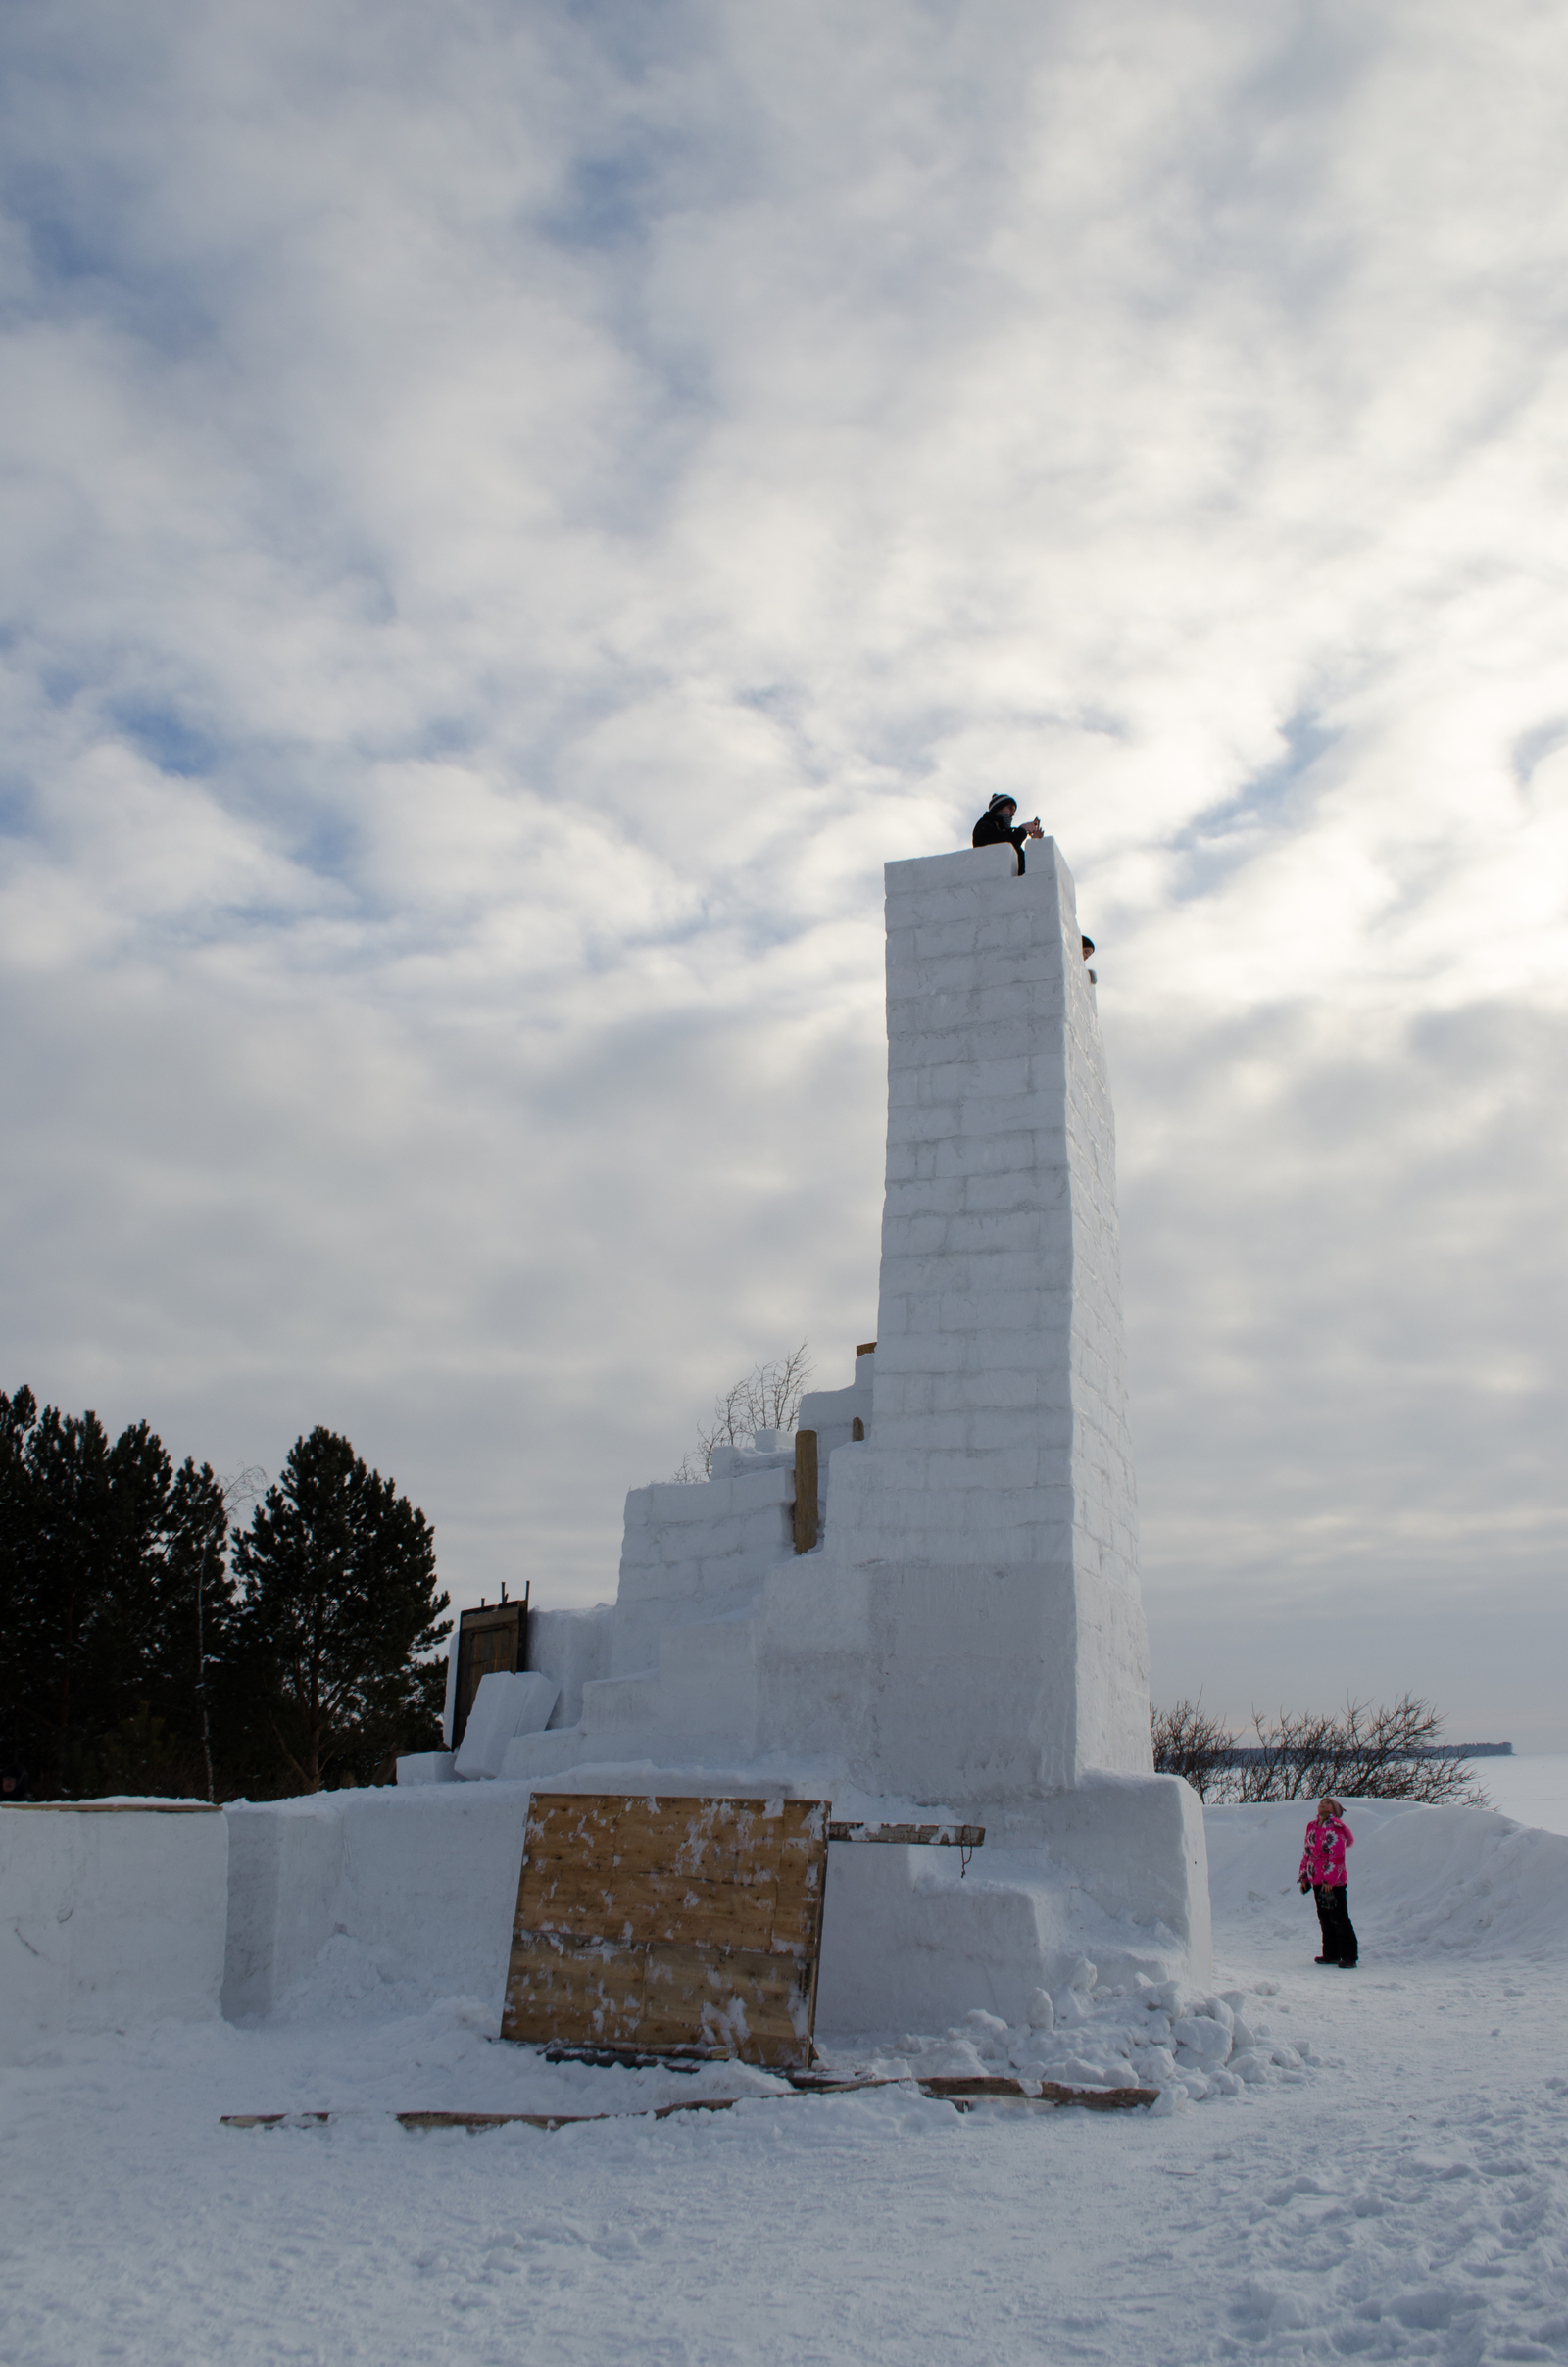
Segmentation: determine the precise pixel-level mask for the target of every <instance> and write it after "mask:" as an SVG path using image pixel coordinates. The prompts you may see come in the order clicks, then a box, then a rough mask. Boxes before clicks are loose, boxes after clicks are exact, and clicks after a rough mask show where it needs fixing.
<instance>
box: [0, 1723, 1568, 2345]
mask: <svg viewBox="0 0 1568 2367" xmlns="http://www.w3.org/2000/svg"><path fill="white" fill-rule="evenodd" d="M1529 1764H1530V1762H1527V1761H1521V1762H1518V1765H1519V1766H1520V1767H1521V1768H1523V1767H1525V1766H1528V1765H1529ZM1349 1815H1350V1822H1351V1824H1352V1826H1353V1827H1354V1829H1355V1831H1356V1834H1357V1847H1356V1849H1355V1850H1354V1852H1353V1853H1352V1856H1351V1860H1350V1863H1351V1871H1352V1881H1351V1890H1350V1901H1351V1910H1352V1913H1353V1916H1354V1919H1355V1922H1356V1924H1357V1927H1358V1929H1359V1931H1360V1934H1361V1940H1362V1948H1363V1960H1362V1965H1361V1968H1360V1970H1359V1971H1357V1972H1354V1973H1342V1972H1339V1971H1335V1970H1321V1971H1320V1970H1318V1969H1316V1968H1315V1967H1314V1966H1313V1964H1312V1962H1311V1958H1312V1955H1313V1953H1314V1945H1315V1923H1314V1918H1313V1915H1312V1910H1311V1906H1310V1902H1309V1901H1307V1900H1303V1899H1300V1898H1299V1895H1298V1893H1297V1891H1296V1888H1295V1880H1294V1877H1295V1869H1296V1863H1297V1858H1298V1855H1299V1848H1300V1838H1301V1829H1302V1826H1303V1823H1304V1811H1302V1810H1301V1809H1299V1808H1296V1807H1292V1808H1288V1809H1279V1808H1261V1809H1221V1810H1218V1811H1215V1812H1213V1813H1211V1815H1210V1817H1209V1820H1208V1829H1209V1848H1210V1856H1211V1866H1212V1878H1213V1892H1214V1903H1215V1910H1216V1912H1215V1922H1216V1931H1217V1935H1218V1956H1219V1965H1218V1968H1217V1971H1216V1981H1215V1988H1216V1992H1228V1993H1230V1997H1231V1998H1232V1999H1233V2000H1234V2002H1233V2003H1232V2004H1231V2005H1230V2006H1229V2007H1227V2008H1225V2010H1228V2011H1229V2012H1230V2014H1231V2017H1232V2020H1233V2021H1234V2019H1235V2015H1236V2011H1237V2009H1238V2008H1240V2011H1241V2018H1242V2021H1243V2023H1244V2025H1245V2026H1246V2027H1244V2029H1243V2031H1242V2032H1241V2033H1240V2034H1238V2033H1236V2032H1235V2031H1234V2030H1227V2029H1225V2027H1224V2020H1225V2011H1224V2010H1220V2009H1219V2008H1217V2007H1216V2006H1214V2005H1210V2007H1209V2010H1208V2012H1207V2014H1206V2015H1200V2016H1199V2020H1200V2021H1204V2020H1206V2021H1207V2022H1209V2023H1210V2024H1211V2025H1213V2026H1214V2029H1213V2031H1212V2032H1210V2033H1209V2034H1205V2033H1203V2032H1201V2031H1200V2032H1199V2033H1198V2037H1199V2039H1200V2040H1201V2041H1203V2042H1204V2046H1205V2047H1206V2049H1207V2051H1208V2052H1209V2053H1211V2054H1213V2055H1215V2056H1216V2058H1217V2055H1218V2053H1219V2050H1220V2047H1221V2045H1222V2039H1221V2037H1220V2036H1218V2035H1214V2033H1215V2032H1218V2033H1222V2034H1223V2043H1225V2044H1226V2047H1227V2051H1228V2057H1229V2063H1230V2064H1231V2065H1240V2066H1241V2068H1240V2071H1239V2072H1238V2071H1236V2070H1228V2071H1226V2076H1225V2078H1224V2079H1222V2080H1216V2081H1214V2082H1213V2083H1212V2087H1211V2093H1210V2095H1209V2096H1207V2097H1206V2098H1205V2100H1203V2101H1201V2102H1191V2101H1186V2100H1184V2099H1183V2098H1182V2097H1181V2096H1178V2095H1177V2092H1176V2091H1177V2086H1178V2085H1179V2084H1181V2082H1180V2080H1179V2077H1173V2076H1172V2075H1170V2074H1168V2073H1167V2074H1165V2077H1166V2084H1167V2089H1168V2094H1169V2097H1170V2103H1169V2104H1168V2105H1167V2107H1166V2108H1165V2109H1164V2110H1162V2111H1161V2112H1160V2113H1158V2114H1157V2115H1156V2114H1153V2113H1147V2112H1127V2113H1116V2114H1098V2113H1088V2112H1081V2111H1058V2112H1044V2113H1030V2112H1021V2111H1019V2110H1018V2109H1017V2108H1015V2107H1009V2106H1005V2105H1002V2106H997V2107H995V2108H982V2109H981V2110H977V2111H975V2112H973V2113H970V2114H968V2115H966V2116H960V2115H959V2114H958V2113H957V2112H956V2111H955V2110H954V2109H953V2108H952V2107H951V2106H950V2105H948V2104H945V2103H940V2102H935V2101H929V2100H926V2099H924V2098H922V2097H921V2096H919V2095H918V2093H916V2092H914V2091H911V2090H909V2089H907V2088H905V2089H900V2088H894V2089H883V2090H880V2091H875V2092H872V2093H869V2094H866V2095H863V2096H848V2097H817V2096H778V2095H777V2094H776V2093H769V2091H771V2090H773V2088H774V2086H775V2083H773V2082H771V2081H769V2080H767V2079H766V2078H765V2077H763V2076H762V2075H759V2074H745V2073H741V2074H737V2073H735V2072H733V2071H727V2070H723V2069H721V2068H717V2067H714V2068H711V2069H708V2070H705V2071H703V2072H702V2073H700V2074H699V2075H697V2077H696V2078H695V2079H689V2078H687V2079H683V2078H679V2077H677V2076H675V2075H673V2074H669V2073H660V2072H652V2073H633V2072H626V2071H621V2070H608V2071H600V2072H596V2071H592V2070H589V2069H586V2068H582V2067H575V2066H565V2067H559V2068H555V2069H552V2068H551V2067H549V2066H546V2065H543V2064H541V2063H540V2062H539V2061H538V2059H537V2058H536V2057H533V2056H532V2055H530V2054H527V2053H525V2052H522V2051H520V2050H514V2049H510V2048H506V2047H503V2046H499V2045H496V2044H494V2043H492V2042H491V2040H490V2039H489V2037H488V2035H487V2034H488V2032H489V2030H490V2029H492V2028H493V2027H494V2022H493V2009H492V2008H491V2007H489V2006H487V2005H480V2004H478V2003H474V2002H465V2001H463V2000H461V1999H445V2000H436V2001H426V2002H425V2003H424V2004H423V2005H422V2006H420V2007H418V2009H417V2010H415V2011H413V2012H406V2013H404V2014H403V2015H402V2017H401V2018H399V2017H398V2016H397V2015H396V2014H393V2013H389V2012H388V2011H386V2010H385V1999H386V1998H389V1997H390V1996H391V1993H390V1992H386V1993H384V1998H383V2008H382V2010H381V2011H380V2012H379V2013H376V2014H370V2013H368V2010H367V2009H366V2007H365V2006H364V2005H363V2004H362V2005H361V2006H360V2007H359V2008H358V2009H356V2010H353V2011H350V2010H346V2009H345V1996H346V1990H345V1985H344V1984H343V1983H342V1982H341V1981H339V1982H337V1984H336V1986H334V1982H333V1977H332V1975H331V1971H330V1968H327V1974H326V1977H325V1978H324V1979H323V1982H322V1984H321V1986H320V1987H319V1989H318V1990H317V1991H315V1992H314V1993H311V1994H307V1995H306V1996H304V1997H301V1998H300V1999H299V2000H298V2004H297V2009H296V2011H295V2012H294V2014H293V2015H292V2016H291V2017H290V2018H288V2019H284V2020H279V2021H274V2022H273V2023H271V2024H270V2025H269V2026H267V2027H265V2028H261V2029H253V2030H239V2029H233V2028H230V2027H227V2026H225V2025H221V2024H214V2025H208V2026H204V2027H200V2028H197V2029H194V2030H193V2029H176V2028H173V2027H172V2026H167V2025H166V2026H165V2027H164V2028H162V2029H161V2030H158V2031H156V2032H154V2033H152V2034H151V2035H148V2036H145V2037H141V2038H123V2039H107V2040H93V2041H83V2042H76V2043H73V2044H72V2045H70V2046H58V2047H55V2048H52V2049H50V2050H49V2052H48V2053H47V2054H46V2055H41V2056H39V2057H38V2058H36V2059H34V2060H33V2061H32V2062H30V2063H28V2064H26V2065H25V2066H22V2067H19V2068H15V2069H12V2070H9V2071H5V2072H0V2099H3V2120H0V2194H3V2197H4V2201H3V2209H0V2362H4V2367H65V2363H67V2362H70V2363H71V2367H76V2363H77V2362H88V2361H93V2362H96V2361H99V2360H105V2361H107V2360H116V2361H124V2362H130V2363H131V2367H154V2363H155V2362H156V2367H176V2363H179V2367H183V2363H185V2362H189V2363H190V2367H198V2363H199V2367H206V2363H208V2362H219V2361H234V2362H246V2363H249V2362H252V2361H256V2362H264V2361H265V2362H271V2361H274V2360H275V2361H279V2362H282V2361H289V2362H301V2361H307V2362H318V2361H319V2362H321V2363H322V2367H326V2363H328V2362H330V2367H348V2363H352V2362H359V2361H365V2362H376V2363H377V2367H394V2363H398V2367H401V2363H402V2362H424V2361H442V2362H464V2363H466V2362H470V2361H471V2362H473V2363H474V2367H480V2363H485V2367H488V2362H491V2361H495V2362H507V2363H508V2367H515V2363H519V2362H520V2363H526V2367H534V2363H535V2362H538V2363H540V2367H542V2363H543V2362H546V2361H549V2362H557V2361H559V2362H564V2363H565V2367H578V2363H580V2367H613V2363H614V2367H618V2363H620V2362H639V2363H640V2362H648V2363H649V2367H655V2363H657V2367H710V2363H711V2367H718V2363H719V2362H723V2363H725V2367H728V2363H730V2362H743V2361H744V2362H752V2361H757V2362H763V2361H765V2362H775V2361H776V2362H780V2363H783V2362H789V2363H790V2367H803V2363H805V2362H810V2361H835V2362H836V2361H841V2360H843V2361H852V2360H853V2361H856V2362H861V2361H868V2362H883V2361H886V2362H888V2367H954V2362H958V2361H962V2362H968V2361H973V2362H986V2363H989V2362H993V2361H995V2362H1012V2361H1048V2362H1052V2363H1055V2362H1068V2361H1077V2360H1104V2361H1115V2362H1125V2363H1126V2367H1165V2363H1167V2362H1168V2363H1169V2367H1197V2363H1199V2362H1202V2361H1207V2360H1227V2359H1252V2358H1260V2359H1274V2358H1289V2359H1314V2358H1317V2359H1372V2360H1377V2359H1430V2360H1439V2361H1446V2362H1452V2363H1453V2367H1460V2363H1462V2367H1483V2363H1490V2362H1493V2361H1499V2362H1500V2361H1503V2360H1523V2359H1546V2360H1550V2359H1568V2044H1565V2040H1564V2030H1565V2022H1568V2014H1565V2006H1568V1995H1565V1982H1564V1973H1563V1961H1564V1946H1565V1942H1568V1839H1561V1838H1557V1837H1554V1836H1552V1835H1548V1834H1546V1833H1544V1832H1541V1831H1536V1830H1528V1829H1522V1828H1521V1827H1519V1826H1517V1825H1513V1824H1510V1823H1508V1822H1507V1821H1505V1820H1504V1819H1502V1818H1500V1817H1498V1816H1495V1815H1489V1814H1485V1813H1478V1812H1475V1811H1468V1810H1453V1809H1400V1808H1398V1807H1397V1806H1396V1805H1395V1804H1394V1803H1384V1804H1381V1805H1376V1804H1371V1803H1361V1804H1355V1805H1352V1806H1351V1808H1350V1811H1349ZM349 1986H352V1984H349ZM1077 1998H1078V2002H1077V2003H1076V2004H1075V2003H1072V2002H1070V2001H1069V2002H1067V2003H1066V2004H1065V2005H1064V2006H1063V2008H1062V2011H1061V2012H1060V2014H1059V2016H1058V2019H1057V2025H1056V2028H1055V2030H1054V2031H1053V2032H1052V2033H1050V2034H1049V2039H1048V2037H1046V2036H1043V2035H1042V2034H1041V2033H1040V2032H1038V2031H1037V2032H1034V2033H1025V2032H1021V2031H1017V2032H1011V2033H1007V2032H1004V2031H1002V2030H1001V2028H1000V2026H998V2025H994V2024H990V2023H987V2022H985V2021H980V2022H977V2023H975V2024H973V2025H971V2026H970V2027H969V2028H968V2029H967V2030H966V2031H965V2032H964V2033H963V2034H961V2035H958V2036H955V2037H953V2038H951V2039H949V2038H946V2037H944V2036H943V2035H942V2034H932V2037H933V2039H934V2040H937V2041H939V2042H940V2044H939V2045H938V2046H933V2047H932V2048H931V2050H930V2052H929V2053H928V2054H927V2055H926V2056H925V2058H924V2059H923V2060H922V2063H921V2068H926V2067H927V2066H928V2064H934V2063H936V2062H938V2061H939V2060H947V2059H951V2060H953V2061H955V2062H956V2061H959V2060H962V2059H967V2058H966V2051H965V2050H967V2049H973V2050H974V2053H975V2056H976V2057H977V2059H980V2060H986V2061H990V2062H994V2063H999V2062H1000V2060H1001V2058H1002V2057H1003V2056H1004V2055H1005V2054H1009V2053H1010V2054H1011V2055H1012V2056H1014V2057H1015V2058H1017V2057H1022V2058H1024V2061H1025V2065H1026V2067H1027V2065H1028V2063H1030V2062H1037V2063H1038V2064H1039V2067H1040V2068H1042V2069H1048V2068H1050V2064H1049V2063H1048V2061H1047V2057H1048V2055H1049V2056H1051V2060H1052V2061H1053V2062H1057V2063H1062V2062H1065V2061H1067V2060H1069V2059H1074V2058H1075V2059H1078V2060H1080V2061H1082V2062H1084V2063H1087V2064H1089V2065H1090V2066H1093V2064H1094V2063H1095V2062H1097V2061H1099V2062H1101V2063H1102V2064H1103V2066H1104V2067H1105V2068H1106V2069H1107V2070H1113V2069H1114V2066H1115V2065H1116V2064H1117V2063H1120V2064H1122V2065H1123V2066H1124V2067H1125V2066H1128V2065H1129V2063H1130V2062H1136V2063H1137V2065H1138V2067H1139V2070H1140V2076H1146V2075H1147V2073H1148V2070H1149V2067H1150V2066H1152V2067H1153V2068H1154V2069H1155V2070H1156V2071H1157V2070H1158V2069H1159V2066H1160V2044H1161V2042H1160V2040H1159V2039H1157V2038H1153V2037H1152V2036H1151V2034H1152V2033H1154V2032H1156V2031H1157V2029H1158V2026H1159V2025H1160V2024H1161V2022H1162V2021H1163V2022H1164V2023H1166V2024H1169V2022H1170V2019H1171V2017H1170V2015H1169V2013H1168V2011H1167V2010H1166V2001H1165V2000H1163V1999H1161V1998H1159V1997H1152V1999H1151V1998H1144V1997H1134V1998H1127V1997H1103V1996H1102V1997H1098V1998H1097V1997H1086V1995H1085V1993H1084V1992H1083V1991H1082V1990H1080V1991H1079V1992H1078V1993H1077ZM405 2002H407V2000H405ZM1177 2018H1178V2020H1179V2019H1180V2017H1177ZM1129 2034H1132V2035H1131V2036H1130V2035H1129ZM1188 2036H1189V2039H1190V2038H1191V2036H1192V2034H1191V2033H1189V2034H1188ZM1133 2037H1136V2038H1137V2039H1138V2040H1139V2042H1140V2052H1139V2054H1138V2055H1137V2056H1136V2057H1131V2058H1130V2057H1129V2055H1128V2053H1127V2048H1128V2047H1129V2046H1131V2045H1132V2044H1133ZM1242 2040H1245V2041H1246V2044H1245V2045H1243V2044H1241V2043H1240V2042H1241V2041H1242ZM1178 2044H1179V2048H1180V2050H1179V2053H1178V2052H1177V2051H1176V2049H1177V2046H1178ZM1053 2047H1054V2049H1055V2051H1054V2054H1053V2053H1052V2048H1053ZM1031 2050H1032V2051H1031ZM836 2051H837V2053H838V2054H839V2056H840V2057H841V2058H844V2059H848V2058H849V2057H850V2055H851V2052H852V2050H851V2049H849V2048H840V2049H838V2050H836ZM854 2051H855V2054H856V2057H857V2059H863V2058H864V2056H865V2052H866V2050H864V2049H857V2050H854ZM882 2053H883V2059H884V2060H886V2061H888V2062H889V2063H891V2062H892V2061H893V2060H895V2059H896V2058H897V2057H898V2056H899V2055H900V2054H902V2055H903V2056H904V2057H905V2058H906V2059H907V2057H908V2055H909V2053H910V2047H909V2046H908V2044H907V2040H906V2034H896V2033H890V2034H889V2045H888V2046H887V2047H886V2048H884V2049H883V2050H882ZM1167 2053H1168V2054H1169V2058H1170V2060H1171V2061H1172V2062H1175V2063H1178V2064H1179V2062H1180V2060H1181V2059H1182V2057H1185V2058H1186V2060H1187V2061H1188V2062H1189V2063H1190V2062H1193V2061H1195V2060H1196V2059H1197V2058H1196V2056H1195V2054H1194V2050H1193V2046H1192V2045H1191V2044H1189V2043H1187V2042H1178V2034H1177V2033H1175V2032H1171V2033H1170V2046H1168V2047H1167ZM1244 2057H1250V2067H1249V2064H1248V2063H1247V2062H1246V2061H1244V2059H1243V2058H1244ZM1215 2067H1216V2068H1218V2069H1220V2070H1225V2068H1226V2067H1225V2066H1224V2065H1222V2064H1218V2063H1217V2061H1216V2066H1215ZM1126 2075H1127V2076H1131V2070H1130V2069H1128V2070H1127V2071H1126ZM1192 2084H1193V2085H1194V2086H1195V2087H1196V2086H1197V2085H1199V2084H1200V2082H1199V2080H1198V2079H1197V2078H1196V2077H1195V2078H1194V2080H1193V2082H1192ZM1202 2084H1209V2083H1206V2082H1204V2083H1202ZM742 2088H746V2089H750V2090H751V2091H752V2094H751V2096H750V2098H749V2100H747V2101H744V2102H742V2103H741V2104H740V2105H739V2106H738V2108H737V2109H735V2110H734V2111H730V2112H724V2113H715V2114H689V2115H682V2116H680V2117H678V2118H673V2119H668V2120H664V2121H654V2120H649V2119H632V2118H617V2119H614V2120H611V2121H608V2122H603V2123H599V2124H593V2125H587V2126H582V2127H576V2128H564V2129H561V2130H558V2131H556V2132H554V2133H549V2134H547V2133H545V2132H543V2131H536V2130H531V2129H526V2128H512V2129H509V2130H505V2131H498V2132H495V2133H492V2134H486V2135H482V2136H467V2135H462V2134H449V2133H443V2134H439V2135H418V2134H414V2133H412V2132H408V2131H405V2130H402V2129H400V2128H399V2127H398V2125H397V2123H396V2122H395V2121H394V2120H392V2119H391V2118H390V2117H389V2114H390V2112H391V2111H392V2110H393V2109H394V2108H396V2107H405V2108H414V2107H430V2106H454V2105H457V2106H465V2107H487V2108H491V2109H507V2108H511V2109H546V2110H549V2109H558V2110H580V2111H590V2110H600V2109H607V2108H610V2107H611V2106H612V2105H617V2106H621V2107H624V2106H627V2105H630V2104H632V2103H633V2102H634V2101H642V2102H647V2101H656V2100H657V2101H662V2100H665V2099H666V2098H672V2097H675V2096H690V2095H692V2094H693V2093H702V2092H707V2093H711V2094H719V2093H723V2094H734V2093H736V2092H737V2091H738V2090H740V2089H742ZM312 2106H315V2107H329V2108H330V2109H331V2110H332V2112H333V2118H332V2120H331V2121H330V2122H329V2123H328V2124H326V2125H325V2126H317V2127H309V2128H287V2129H277V2130H258V2131H250V2132H245V2131H237V2130H230V2129H224V2128H221V2127H220V2126H219V2114H220V2113H221V2112H225V2111H228V2112H233V2111H260V2110H279V2109H300V2108H306V2107H312Z"/></svg>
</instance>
